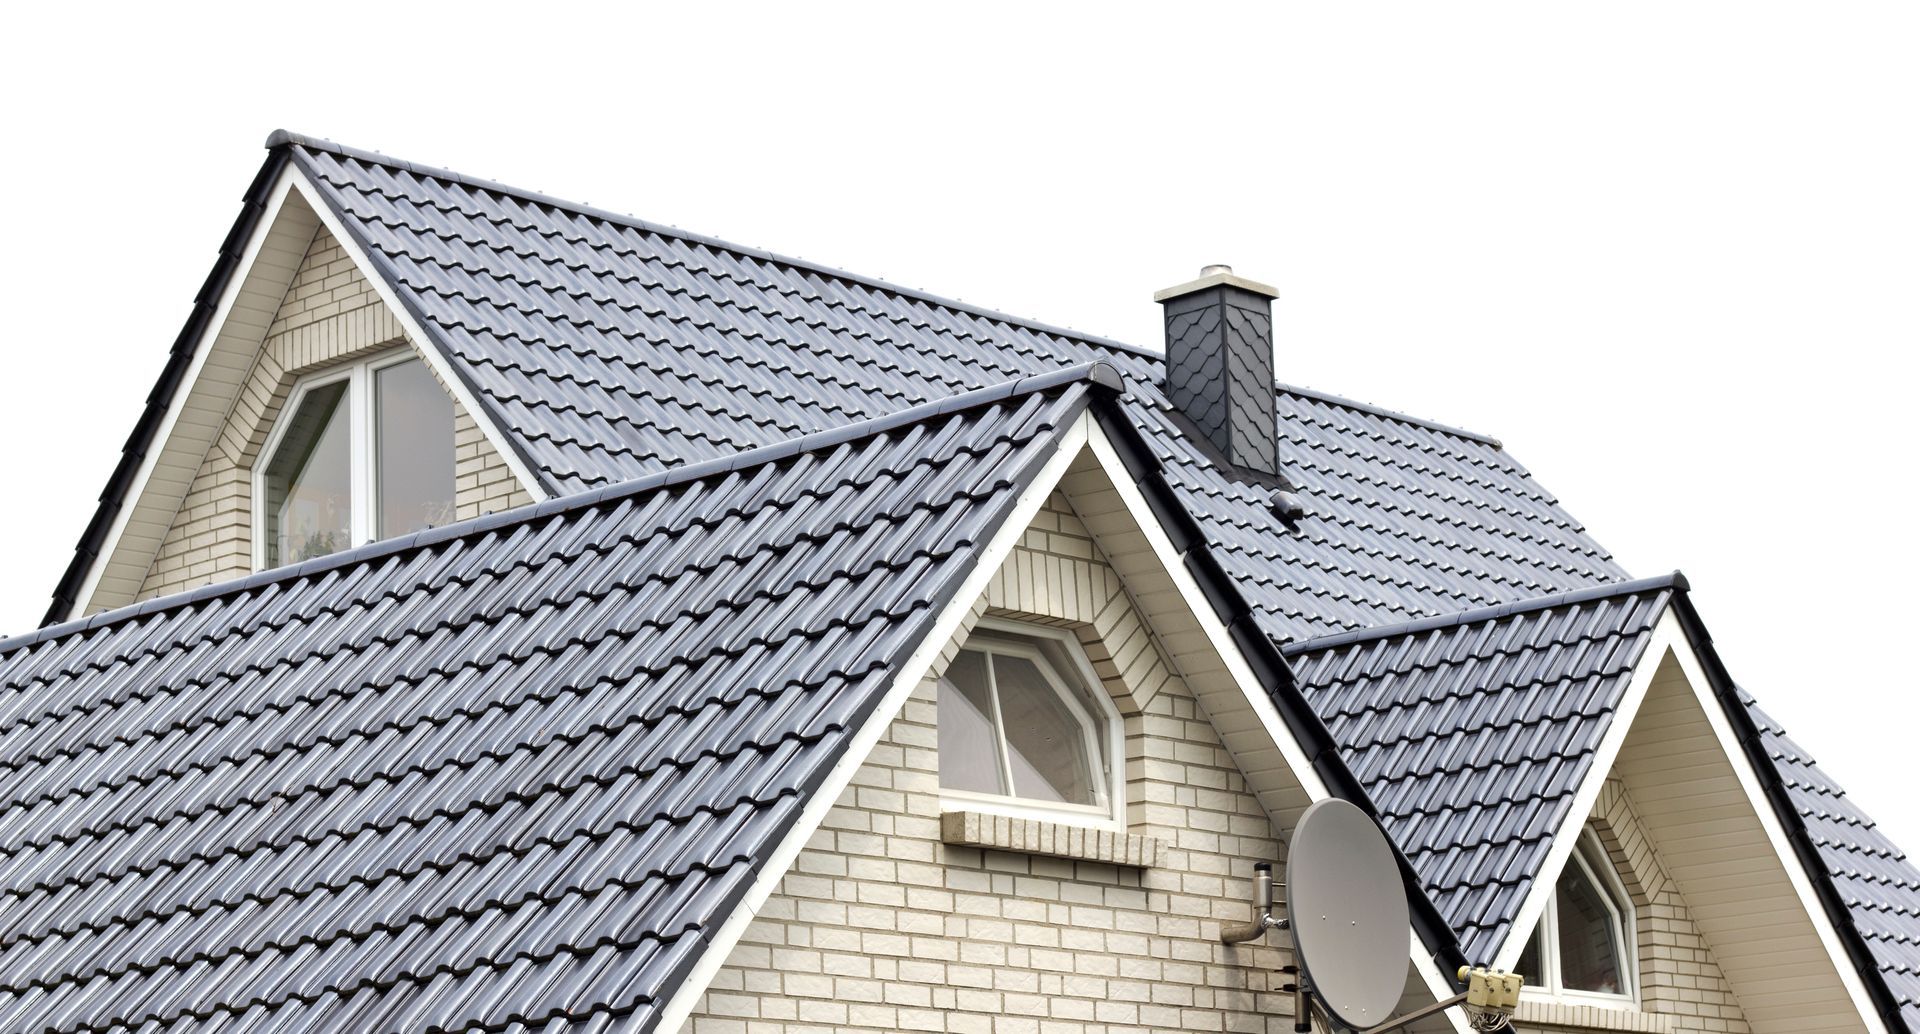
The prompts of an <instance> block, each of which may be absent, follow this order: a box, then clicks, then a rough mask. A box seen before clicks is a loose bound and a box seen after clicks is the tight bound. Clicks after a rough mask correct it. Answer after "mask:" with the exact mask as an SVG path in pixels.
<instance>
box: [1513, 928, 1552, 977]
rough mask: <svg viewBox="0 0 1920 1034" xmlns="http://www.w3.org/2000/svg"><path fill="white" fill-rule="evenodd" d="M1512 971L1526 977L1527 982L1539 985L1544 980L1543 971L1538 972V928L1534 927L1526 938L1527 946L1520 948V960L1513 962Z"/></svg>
mask: <svg viewBox="0 0 1920 1034" xmlns="http://www.w3.org/2000/svg"><path fill="white" fill-rule="evenodd" d="M1513 971H1514V972H1515V973H1518V974H1520V975H1521V976H1523V977H1526V978H1527V983H1528V984H1532V985H1536V986H1537V985H1540V984H1542V983H1544V982H1545V980H1544V978H1545V977H1546V974H1545V973H1542V972H1540V928H1539V927H1535V928H1534V930H1533V936H1532V937H1529V938H1527V946H1526V947H1525V948H1522V949H1521V950H1520V961H1518V962H1516V963H1514V964H1513Z"/></svg>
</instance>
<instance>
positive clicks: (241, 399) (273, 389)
mask: <svg viewBox="0 0 1920 1034" xmlns="http://www.w3.org/2000/svg"><path fill="white" fill-rule="evenodd" d="M394 349H409V350H412V351H413V352H414V353H415V354H420V352H419V348H418V346H417V345H416V344H414V343H413V342H411V341H409V340H408V339H407V338H406V335H405V332H404V331H403V330H402V329H401V326H400V323H399V321H398V320H397V319H395V318H394V314H393V312H392V310H391V309H389V308H388V307H387V305H386V303H385V302H383V301H382V300H381V299H380V297H379V295H378V294H377V293H375V291H374V290H373V287H372V285H371V284H369V283H368V282H367V280H366V278H365V277H364V276H362V275H361V273H360V270H359V268H358V267H357V266H356V265H355V263H354V262H353V260H352V258H351V257H349V256H348V255H347V253H346V250H345V249H344V248H342V247H341V246H340V243H339V242H338V241H336V240H335V239H334V237H333V234H332V233H331V232H329V231H328V230H327V229H326V227H324V226H322V227H320V228H319V229H318V230H317V231H316V233H315V235H314V238H313V241H312V243H311V244H309V245H308V246H307V252H306V255H305V257H304V258H302V260H301V262H300V265H299V266H298V267H297V268H296V270H295V272H294V275H293V279H292V283H291V284H290V285H289V286H288V288H287V294H286V297H285V298H284V299H282V300H281V303H280V308H279V309H278V310H277V311H276V312H275V313H274V317H273V321H272V323H271V324H269V325H268V328H267V332H266V336H265V339H264V340H263V341H262V342H261V345H260V349H259V352H258V354H257V355H256V356H255V358H254V363H253V368H252V369H251V370H250V371H249V372H248V374H247V376H246V379H245V380H244V381H243V382H242V385H241V387H240V389H239V393H238V394H237V396H236V397H235V399H234V402H233V407H232V409H231V410H230V411H229V412H228V414H227V417H226V420H225V422H224V425H223V426H222V428H221V430H220V432H219V434H218V435H217V436H216V437H215V439H214V442H213V445H212V446H211V447H210V448H209V449H208V450H207V454H206V457H205V458H204V459H203V460H202V461H201V464H200V471H199V473H198V474H196V475H195V477H194V480H193V482H192V484H191V485H190V486H189V488H188V490H187V494H186V496H185V497H184V498H183V499H182V500H181V503H180V509H179V510H178V511H177V512H176V513H175V515H174V518H173V522H172V525H171V527H170V528H169V529H168V530H167V533H166V536H165V537H164V538H163V539H162V541H161V544H160V548H159V549H158V551H157V552H156V553H155V554H154V557H153V562H152V565H151V566H150V567H149V568H148V570H147V573H146V577H145V578H144V579H143V580H142V582H141V585H140V590H139V592H138V594H137V595H136V596H135V599H151V598H153V597H156V596H163V595H167V594H169V593H173V592H179V591H182V590H184V589H192V588H198V587H199V586H202V585H208V584H211V583H214V582H221V581H227V580H230V579H234V578H241V577H244V576H246V575H248V574H251V573H253V570H254V542H253V540H254V534H255V531H254V506H253V493H254V483H253V471H254V469H255V466H256V464H257V463H259V462H260V461H261V459H262V456H261V450H262V449H263V447H264V446H265V443H266V441H267V437H268V434H269V432H270V431H271V430H272V428H273V426H274V422H275V421H276V420H277V419H278V418H279V416H280V413H281V410H282V408H283V407H284V406H285V404H286V402H287V399H288V397H289V395H290V393H291V390H292V388H293V386H294V384H295V383H296V382H297V381H298V380H299V379H300V378H302V377H305V376H308V375H311V374H315V373H319V372H322V371H325V370H327V369H330V368H333V367H336V366H338V365H339V364H341V363H345V362H350V361H353V360H356V359H364V358H367V357H369V356H373V355H378V354H381V353H384V352H389V351H392V350H394ZM452 401H453V413H454V449H455V457H454V462H455V471H454V504H455V517H456V519H458V520H465V519H467V518H470V517H477V516H480V515H481V514H483V513H488V512H492V511H499V510H508V509H511V508H513V507H515V506H522V505H525V504H527V503H530V502H532V501H533V500H532V498H531V497H530V496H528V495H527V493H526V491H525V490H524V489H523V488H521V487H520V485H519V483H518V481H517V479H515V477H514V475H513V472H512V471H511V470H510V469H509V468H508V467H507V465H506V463H505V461H504V460H503V459H502V458H501V456H500V454H499V452H498V451H496V450H495V449H494V448H493V446H492V444H491V443H490V442H488V441H487V440H486V437H485V436H484V435H482V434H481V433H480V429H479V426H478V425H477V424H476V423H475V422H474V419H473V417H472V416H471V415H469V414H468V412H467V410H466V407H464V406H462V405H461V404H460V402H459V400H458V399H453V400H452ZM113 602H115V601H113V600H111V599H109V598H106V597H104V596H98V597H96V598H95V600H94V601H93V602H92V604H91V612H95V613H97V612H99V611H101V610H105V609H108V607H109V605H110V604H111V603H113Z"/></svg>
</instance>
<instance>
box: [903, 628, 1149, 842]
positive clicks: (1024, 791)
mask: <svg viewBox="0 0 1920 1034" xmlns="http://www.w3.org/2000/svg"><path fill="white" fill-rule="evenodd" d="M1070 648H1071V647H1070V646H1069V645H1068V644H1066V643H1064V642H1060V641H1057V640H1054V639H1052V638H1047V637H1039V636H1035V637H1027V636H1018V635H1013V634H1007V633H1002V632H999V631H983V632H981V633H980V634H978V635H976V636H975V637H974V638H973V639H972V640H970V641H969V642H968V644H967V646H966V648H965V649H962V650H960V651H959V652H958V653H957V654H956V655H955V656H954V660H953V663H952V664H950V665H948V666H947V670H946V672H945V673H944V674H943V675H941V677H940V683H939V687H938V690H937V693H938V700H937V704H938V707H937V711H936V717H935V720H936V721H937V722H938V723H939V729H938V742H939V748H940V785H941V787H942V788H943V789H947V790H957V791H962V792H966V793H979V794H990V795H993V796H997V797H1014V798H1019V799H1022V800H1027V801H1032V802H1034V803H1036V804H1055V805H1072V806H1076V807H1087V808H1101V807H1106V806H1107V805H1108V803H1109V802H1108V800H1107V798H1108V796H1109V793H1108V791H1107V790H1106V780H1107V779H1108V778H1109V771H1110V770H1109V769H1108V767H1107V760H1106V754H1107V751H1108V748H1107V746H1106V735H1107V726H1106V725H1105V724H1103V723H1104V721H1111V718H1109V717H1107V716H1106V712H1105V711H1104V710H1103V709H1102V708H1101V706H1100V704H1099V703H1097V702H1096V701H1095V700H1093V699H1092V698H1091V691H1090V690H1089V689H1088V687H1087V686H1086V685H1085V682H1084V680H1083V679H1082V678H1081V677H1080V668H1081V667H1082V666H1083V665H1084V662H1076V660H1075V658H1074V655H1073V654H1070V653H1068V650H1069V649H1070ZM1096 715H1099V716H1101V717H1099V718H1096V717H1095V716H1096Z"/></svg>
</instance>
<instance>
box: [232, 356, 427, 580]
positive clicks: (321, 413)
mask: <svg viewBox="0 0 1920 1034" xmlns="http://www.w3.org/2000/svg"><path fill="white" fill-rule="evenodd" d="M262 455H263V456H264V457H266V458H265V461H264V462H262V463H261V464H259V466H258V468H257V469H256V470H255V471H254V498H255V499H256V500H259V505H258V506H257V507H256V515H255V520H254V528H255V535H254V539H255V550H254V553H255V561H256V564H257V566H259V567H262V568H267V567H279V566H280V565H282V564H294V563H299V562H300V561H302V560H309V559H312V558H313V557H317V556H325V555H327V554H328V553H335V552H338V551H340V550H342V549H346V548H348V547H350V546H354V545H358V544H360V543H363V542H368V541H371V540H373V539H383V538H390V537H392V536H395V535H404V534H406V533H408V532H411V531H418V530H420V529H422V528H426V527H430V526H436V525H441V524H447V523H450V522H451V521H452V520H453V513H454V509H453V400H452V399H451V398H449V397H448V396H447V393H446V392H445V391H444V390H442V389H441V387H440V383H439V382H438V381H437V380H435V379H434V376H433V373H432V371H430V370H428V369H427V364H426V363H424V362H422V361H421V360H420V359H419V358H417V357H415V356H414V354H413V353H412V352H411V351H406V352H394V353H388V354H387V355H383V356H377V357H375V358H373V359H369V360H365V361H362V362H358V363H354V364H353V365H351V366H346V367H342V368H340V369H337V370H329V371H327V372H326V373H324V374H320V375H317V376H314V377H309V378H307V379H305V380H303V381H301V382H300V383H298V384H296V385H295V386H294V390H293V392H292V393H291V394H290V395H289V397H288V400H287V406H286V408H285V409H284V410H283V411H282V413H281V417H280V422H279V423H278V424H277V425H276V426H275V427H274V430H273V433H272V434H271V435H270V436H268V439H267V446H266V448H265V449H264V450H262Z"/></svg>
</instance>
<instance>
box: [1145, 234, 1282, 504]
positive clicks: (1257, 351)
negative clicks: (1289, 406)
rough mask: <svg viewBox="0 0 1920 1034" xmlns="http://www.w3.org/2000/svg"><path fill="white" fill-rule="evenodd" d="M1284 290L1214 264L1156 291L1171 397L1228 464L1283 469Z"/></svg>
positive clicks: (1273, 470)
mask: <svg viewBox="0 0 1920 1034" xmlns="http://www.w3.org/2000/svg"><path fill="white" fill-rule="evenodd" d="M1279 296H1280V292H1278V291H1276V290H1274V289H1273V288H1271V287H1268V286H1267V285H1266V284H1262V283H1256V282H1255V281H1252V280H1248V279H1246V278H1245V277H1239V276H1235V275H1234V273H1233V267H1231V266H1208V267H1206V268H1205V269H1202V270H1201V271H1200V279H1198V280H1195V281H1193V282H1191V283H1185V284H1181V285H1180V286H1178V287H1169V288H1167V289H1166V290H1164V291H1160V292H1158V293H1156V294H1155V295H1154V296H1153V300H1154V301H1156V302H1159V303H1160V304H1161V305H1162V306H1164V307H1165V309H1164V311H1165V313H1166V317H1167V384H1166V388H1167V397H1168V399H1169V400H1171V401H1172V402H1173V405H1174V408H1176V409H1178V410H1179V411H1180V412H1182V413H1184V414H1186V416H1187V418H1188V419H1189V420H1192V421H1193V422H1194V424H1195V425H1197V426H1198V427H1199V429H1200V432H1201V433H1202V434H1204V435H1206V437H1207V440H1208V441H1211V442H1212V443H1213V444H1214V445H1215V446H1216V447H1217V448H1218V449H1219V450H1220V452H1221V453H1222V454H1223V455H1224V456H1225V457H1226V459H1227V461H1228V462H1229V463H1231V464H1233V465H1234V466H1235V467H1239V468H1242V469H1243V470H1249V471H1258V472H1259V473H1261V474H1268V475H1277V474H1279V473H1280V428H1279V420H1278V418H1277V417H1276V416H1275V415H1274V397H1273V299H1275V298H1278V297H1279Z"/></svg>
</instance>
